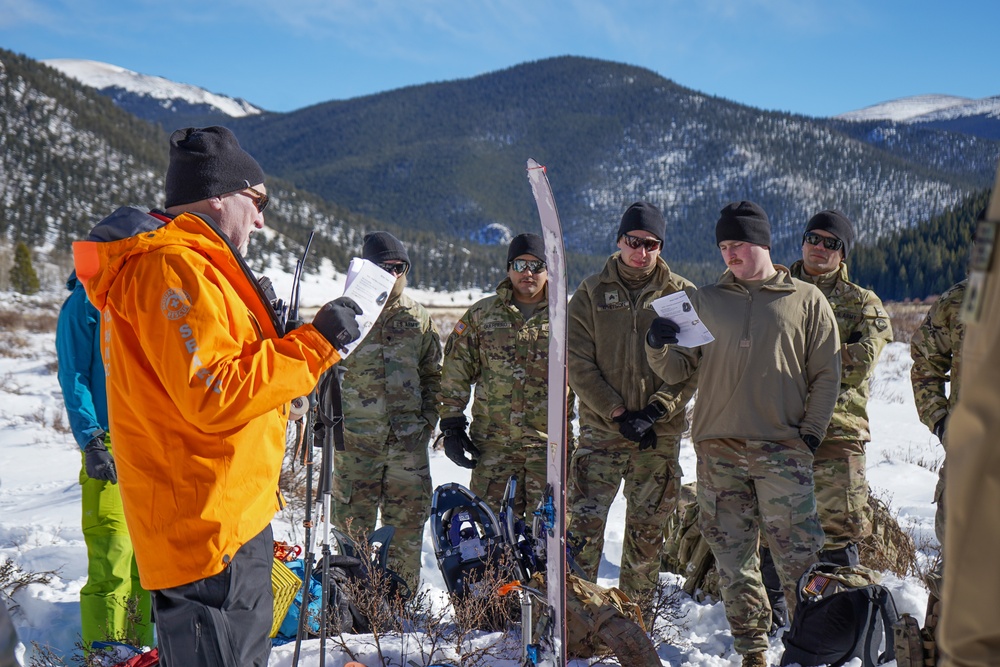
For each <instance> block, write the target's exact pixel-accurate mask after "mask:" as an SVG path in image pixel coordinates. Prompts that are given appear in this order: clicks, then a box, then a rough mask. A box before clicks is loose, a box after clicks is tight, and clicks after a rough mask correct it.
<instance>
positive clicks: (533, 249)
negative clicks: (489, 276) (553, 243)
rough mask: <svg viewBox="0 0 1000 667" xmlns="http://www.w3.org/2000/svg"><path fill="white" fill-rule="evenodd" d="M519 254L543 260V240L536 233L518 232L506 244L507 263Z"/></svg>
mask: <svg viewBox="0 0 1000 667" xmlns="http://www.w3.org/2000/svg"><path fill="white" fill-rule="evenodd" d="M521 255H531V256H532V257H535V258H537V259H540V260H542V261H543V262H544V261H545V241H543V240H542V237H541V236H539V235H538V234H518V235H517V236H515V237H514V238H512V239H511V241H510V245H509V246H507V263H508V264H510V263H511V262H513V261H514V260H515V259H517V258H518V257H520V256H521Z"/></svg>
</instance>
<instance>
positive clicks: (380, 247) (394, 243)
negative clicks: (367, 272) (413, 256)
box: [361, 232, 410, 264]
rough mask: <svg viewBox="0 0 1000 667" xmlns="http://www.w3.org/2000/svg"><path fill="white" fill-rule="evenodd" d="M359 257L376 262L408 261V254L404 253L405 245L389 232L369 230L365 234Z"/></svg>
mask: <svg viewBox="0 0 1000 667" xmlns="http://www.w3.org/2000/svg"><path fill="white" fill-rule="evenodd" d="M361 257H363V258H364V259H367V260H368V261H370V262H375V263H376V264H382V263H384V262H406V263H407V264H409V263H410V256H409V255H407V254H406V247H405V246H404V245H403V244H402V242H400V240H399V239H397V238H396V237H395V236H393V235H392V234H390V233H389V232H370V233H368V234H365V240H364V246H363V247H362V249H361Z"/></svg>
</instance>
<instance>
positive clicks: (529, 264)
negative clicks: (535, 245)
mask: <svg viewBox="0 0 1000 667" xmlns="http://www.w3.org/2000/svg"><path fill="white" fill-rule="evenodd" d="M507 268H508V269H514V272H515V273H524V272H525V271H531V272H532V273H541V272H542V271H544V270H545V262H543V261H542V260H540V259H515V260H512V261H510V262H509V263H508V264H507Z"/></svg>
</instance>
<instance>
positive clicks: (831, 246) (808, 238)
mask: <svg viewBox="0 0 1000 667" xmlns="http://www.w3.org/2000/svg"><path fill="white" fill-rule="evenodd" d="M802 242H803V243H808V244H809V245H819V244H820V243H822V244H823V247H824V248H826V249H827V250H840V249H841V248H843V247H844V242H843V241H841V240H840V239H834V238H830V237H829V236H820V235H819V234H813V233H812V232H809V233H807V234H805V235H804V236H803V237H802Z"/></svg>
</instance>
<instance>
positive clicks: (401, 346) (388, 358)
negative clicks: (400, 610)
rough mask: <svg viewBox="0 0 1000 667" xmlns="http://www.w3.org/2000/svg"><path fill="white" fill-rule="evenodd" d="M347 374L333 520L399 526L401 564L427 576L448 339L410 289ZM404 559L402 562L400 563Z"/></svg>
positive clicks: (349, 363)
mask: <svg viewBox="0 0 1000 667" xmlns="http://www.w3.org/2000/svg"><path fill="white" fill-rule="evenodd" d="M340 367H341V368H343V369H344V370H345V371H346V374H345V375H344V378H343V382H342V387H343V390H342V391H343V405H344V444H345V451H343V452H339V451H335V452H334V456H333V461H334V480H333V498H334V500H335V503H334V505H333V522H334V525H335V526H336V527H337V528H338V529H340V530H344V531H346V530H347V522H348V519H352V522H351V525H352V529H353V530H354V531H357V530H362V531H364V533H365V534H368V533H370V532H371V531H373V530H375V518H376V512H377V511H378V510H381V512H382V524H383V525H387V526H394V527H395V528H396V535H395V537H394V538H393V541H392V550H393V552H394V556H395V559H396V561H397V564H398V565H402V568H401V570H402V571H403V572H404V573H406V574H408V575H411V576H416V577H419V576H420V553H421V548H422V546H423V526H424V521H425V520H426V519H427V515H428V513H429V511H430V509H429V508H430V497H431V477H430V468H429V466H428V460H427V443H428V441H429V440H430V436H431V433H432V432H433V430H434V427H435V426H436V425H437V409H436V407H437V406H436V400H435V396H436V393H437V391H438V388H439V386H440V379H441V339H440V337H439V336H438V332H437V330H436V329H435V328H434V324H433V322H431V319H430V315H429V314H428V313H427V310H426V309H425V308H424V307H423V306H421V305H420V304H419V303H417V302H416V301H414V300H413V299H411V298H410V297H408V296H407V295H405V294H401V295H400V296H399V297H398V298H397V299H396V300H394V301H391V302H390V303H388V304H387V305H386V306H385V308H384V309H383V311H382V313H381V315H379V318H378V320H376V322H375V325H374V326H373V327H372V329H371V331H369V332H368V335H367V336H366V337H365V339H364V340H363V341H362V342H361V344H360V345H358V347H357V348H355V350H354V351H353V352H352V353H351V355H350V356H349V357H348V358H347V359H344V360H343V361H342V362H341V363H340ZM398 565H397V566H398Z"/></svg>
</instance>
